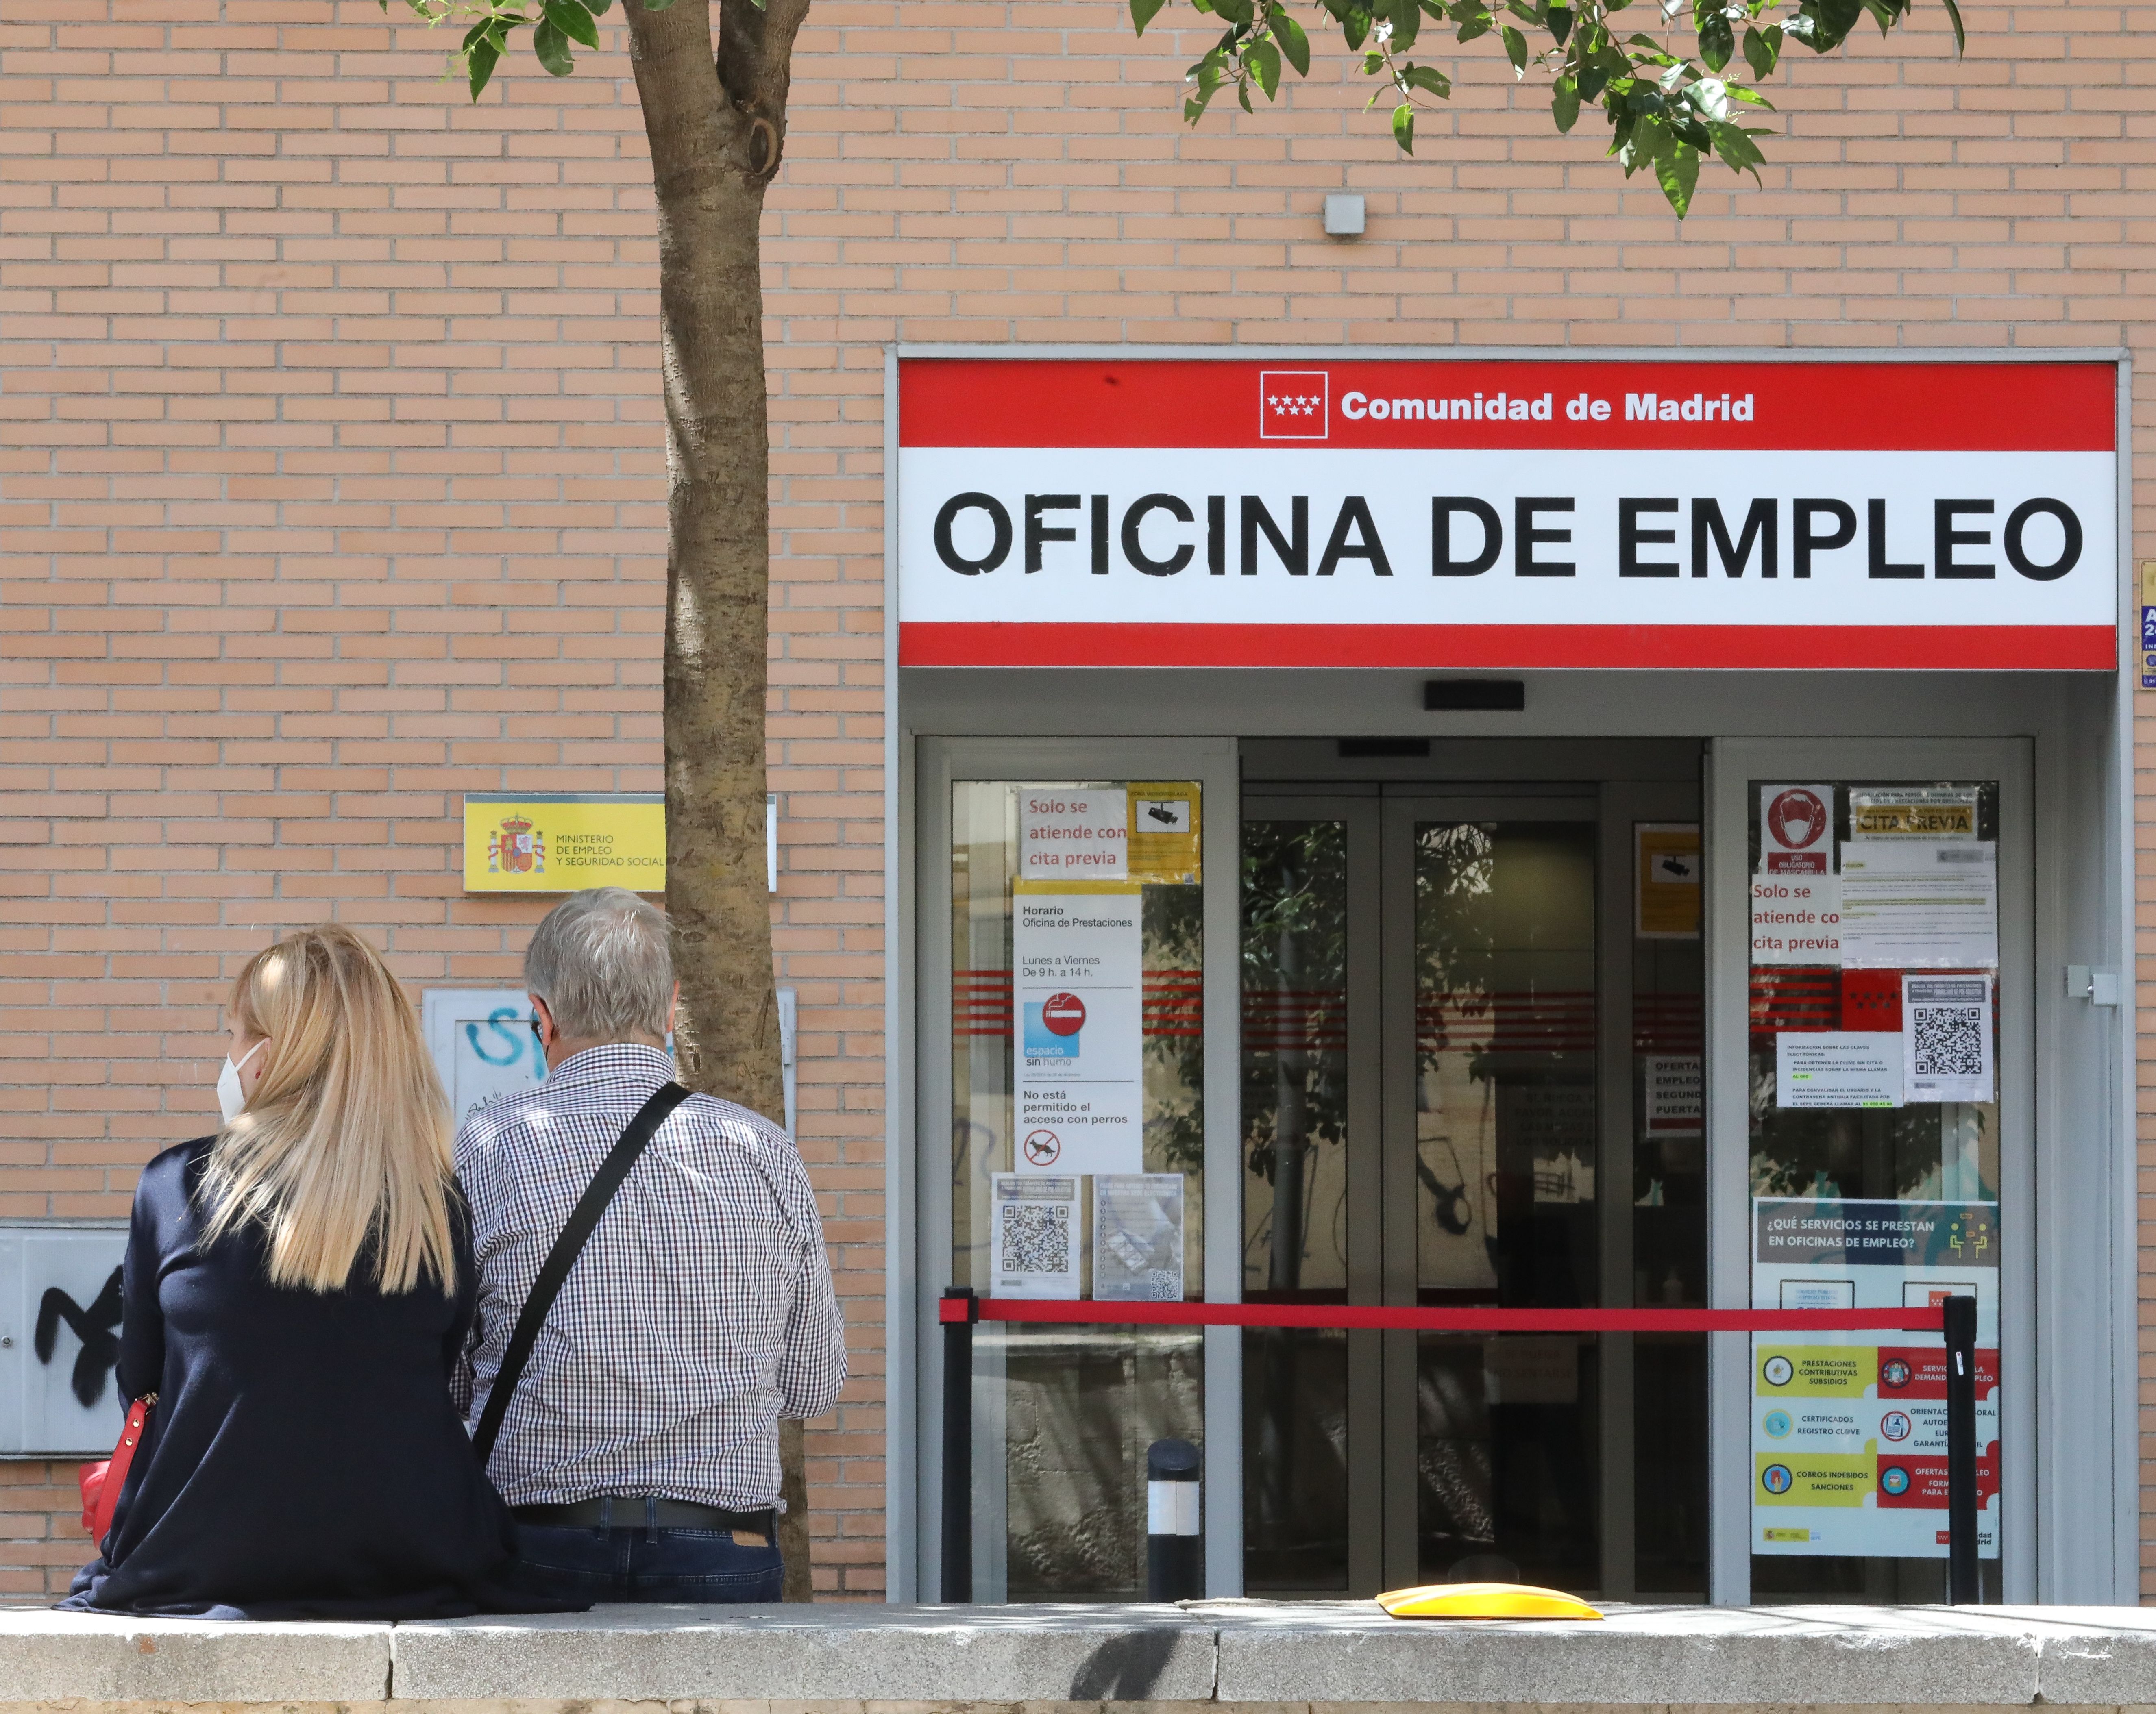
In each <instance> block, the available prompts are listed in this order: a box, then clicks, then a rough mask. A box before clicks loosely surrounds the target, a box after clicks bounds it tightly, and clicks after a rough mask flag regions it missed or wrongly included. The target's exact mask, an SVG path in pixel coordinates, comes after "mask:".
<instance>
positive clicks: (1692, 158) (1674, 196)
mask: <svg viewBox="0 0 2156 1714" xmlns="http://www.w3.org/2000/svg"><path fill="white" fill-rule="evenodd" d="M1655 178H1656V179H1658V180H1659V181H1660V182H1661V187H1662V194H1663V195H1664V196H1665V197H1666V198H1669V203H1670V207H1671V208H1674V209H1676V211H1677V218H1678V219H1680V220H1681V219H1683V218H1685V211H1686V209H1688V208H1691V192H1692V187H1693V186H1694V185H1696V184H1697V183H1698V182H1699V151H1698V150H1697V149H1695V148H1693V147H1692V146H1691V144H1689V143H1685V142H1678V141H1675V140H1674V139H1673V140H1672V141H1671V144H1670V146H1669V147H1668V148H1667V149H1666V150H1663V151H1660V152H1659V153H1657V154H1656V155H1655Z"/></svg>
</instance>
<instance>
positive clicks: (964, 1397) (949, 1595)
mask: <svg viewBox="0 0 2156 1714" xmlns="http://www.w3.org/2000/svg"><path fill="white" fill-rule="evenodd" d="M943 1297H944V1301H946V1302H948V1301H951V1300H952V1299H953V1298H958V1299H962V1300H963V1301H964V1302H965V1305H966V1312H965V1314H964V1315H963V1316H958V1317H956V1318H954V1319H952V1320H950V1321H945V1322H944V1323H943V1556H942V1557H943V1599H944V1601H945V1602H946V1603H949V1604H964V1603H967V1602H969V1601H971V1600H972V1599H973V1323H974V1322H975V1321H978V1320H979V1319H980V1314H981V1309H980V1303H979V1301H978V1299H977V1298H975V1297H974V1296H973V1287H972V1286H952V1287H951V1288H950V1289H949V1290H948V1291H946V1292H945V1293H944V1294H943Z"/></svg>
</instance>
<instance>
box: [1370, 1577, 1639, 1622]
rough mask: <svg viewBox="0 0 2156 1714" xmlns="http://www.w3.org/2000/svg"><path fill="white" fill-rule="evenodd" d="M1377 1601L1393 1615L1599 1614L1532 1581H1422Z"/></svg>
mask: <svg viewBox="0 0 2156 1714" xmlns="http://www.w3.org/2000/svg"><path fill="white" fill-rule="evenodd" d="M1378 1605H1379V1606H1380V1607H1382V1608H1383V1609H1385V1611H1386V1612H1388V1613H1389V1614H1392V1615H1393V1617H1394V1618H1395V1619H1599V1618H1601V1617H1602V1614H1600V1613H1599V1611H1598V1610H1596V1609H1594V1608H1592V1607H1590V1606H1589V1605H1588V1604H1587V1603H1586V1602H1584V1601H1583V1600H1581V1599H1579V1598H1578V1596H1576V1595H1568V1594H1565V1593H1563V1592H1562V1591H1560V1590H1557V1589H1538V1588H1536V1587H1535V1586H1534V1585H1533V1584H1532V1583H1425V1584H1424V1585H1423V1586H1422V1587H1421V1588H1419V1589H1394V1590H1393V1591H1392V1592H1391V1593H1389V1594H1383V1595H1380V1596H1378Z"/></svg>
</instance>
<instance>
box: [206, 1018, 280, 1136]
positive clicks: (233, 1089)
mask: <svg viewBox="0 0 2156 1714" xmlns="http://www.w3.org/2000/svg"><path fill="white" fill-rule="evenodd" d="M268 1046H269V1040H268V1039H267V1038H266V1037H265V1038H264V1039H263V1040H261V1041H258V1042H257V1043H255V1044H254V1046H253V1047H251V1048H249V1049H248V1050H247V1051H246V1052H245V1053H244V1054H242V1055H240V1056H239V1065H234V1063H233V1061H232V1055H229V1054H227V1055H225V1056H224V1069H223V1070H222V1071H219V1072H218V1074H217V1106H218V1111H219V1112H221V1113H223V1115H224V1122H225V1123H226V1124H228V1125H229V1124H230V1123H231V1122H232V1121H234V1119H237V1118H238V1117H239V1116H240V1115H241V1114H242V1113H243V1112H244V1111H246V1110H247V1096H246V1092H245V1091H244V1090H242V1089H241V1088H240V1086H239V1066H240V1065H245V1064H246V1063H247V1062H248V1061H249V1060H251V1059H253V1058H254V1056H255V1055H257V1054H259V1053H260V1052H261V1051H262V1049H264V1048H266V1047H268Z"/></svg>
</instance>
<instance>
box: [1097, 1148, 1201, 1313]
mask: <svg viewBox="0 0 2156 1714" xmlns="http://www.w3.org/2000/svg"><path fill="white" fill-rule="evenodd" d="M1093 1296H1094V1297H1095V1299H1096V1300H1097V1301H1101V1302H1103V1303H1112V1302H1116V1301H1124V1302H1128V1301H1160V1302H1170V1303H1173V1302H1180V1301H1182V1298H1183V1175H1182V1174H1181V1173H1102V1174H1101V1176H1100V1177H1099V1178H1096V1179H1094V1181H1093Z"/></svg>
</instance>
